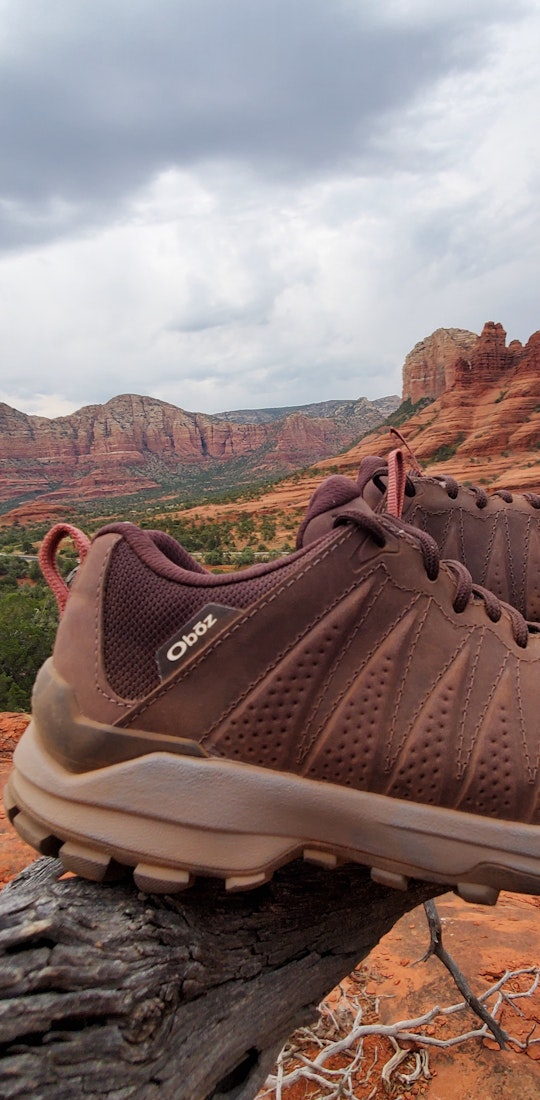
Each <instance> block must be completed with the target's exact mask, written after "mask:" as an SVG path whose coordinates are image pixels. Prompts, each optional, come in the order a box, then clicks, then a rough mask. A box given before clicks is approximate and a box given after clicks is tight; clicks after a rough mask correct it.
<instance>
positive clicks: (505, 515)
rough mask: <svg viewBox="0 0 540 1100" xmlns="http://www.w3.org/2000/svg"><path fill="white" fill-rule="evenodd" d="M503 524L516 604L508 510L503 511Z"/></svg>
mask: <svg viewBox="0 0 540 1100" xmlns="http://www.w3.org/2000/svg"><path fill="white" fill-rule="evenodd" d="M503 524H504V536H505V541H506V568H507V571H508V576H509V577H510V585H511V589H510V590H511V593H512V600H511V601H510V602H511V603H513V604H515V602H516V596H517V592H516V578H515V574H514V567H513V565H512V543H511V541H510V530H509V527H508V514H507V513H506V512H503Z"/></svg>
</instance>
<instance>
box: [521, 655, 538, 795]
mask: <svg viewBox="0 0 540 1100" xmlns="http://www.w3.org/2000/svg"><path fill="white" fill-rule="evenodd" d="M516 696H517V701H518V710H519V724H520V732H521V741H522V744H523V752H524V755H525V766H526V768H527V772H528V775H529V780H530V782H531V783H534V781H535V779H536V776H537V774H538V759H539V755H540V749H539V751H538V752H537V754H536V761H535V763H534V765H531V757H530V753H529V746H528V745H527V738H526V737H525V715H524V713H523V697H522V694H521V676H520V672H519V664H518V663H517V661H516Z"/></svg>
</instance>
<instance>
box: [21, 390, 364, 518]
mask: <svg viewBox="0 0 540 1100" xmlns="http://www.w3.org/2000/svg"><path fill="white" fill-rule="evenodd" d="M350 404H352V405H353V406H354V407H353V410H352V412H351V414H350V415H329V416H321V417H315V416H313V415H309V416H308V415H305V414H304V413H302V412H301V411H298V412H294V413H292V415H290V416H287V417H283V418H281V419H272V420H270V421H269V422H266V423H262V422H259V423H257V422H246V423H238V422H236V421H232V420H226V419H220V418H219V417H216V416H205V415H203V414H201V413H189V412H185V411H184V410H183V409H179V408H176V406H174V405H170V404H168V403H166V402H164V401H157V400H155V399H154V398H151V397H138V396H136V395H133V394H124V395H122V396H120V397H115V398H113V399H112V400H111V401H108V402H107V404H105V405H88V406H86V407H85V408H83V409H79V411H78V412H76V413H73V414H72V415H71V416H62V417H58V418H56V419H53V420H48V419H46V418H45V417H42V416H27V415H25V414H24V413H21V412H18V411H17V410H16V409H12V408H10V407H9V406H8V405H5V404H0V500H4V501H8V500H9V499H10V498H13V497H16V496H20V495H21V494H23V493H24V494H28V495H30V494H32V495H34V494H36V495H38V498H39V500H43V499H45V500H47V501H48V502H50V503H52V502H54V501H55V500H66V499H67V500H69V499H73V498H74V497H76V498H77V499H79V500H81V499H82V500H90V499H93V498H99V497H104V496H111V495H115V496H119V495H123V494H127V493H130V492H131V493H133V492H136V491H138V490H141V489H148V488H155V487H156V486H158V485H159V484H160V477H161V476H163V474H164V473H167V471H168V473H169V475H170V474H171V473H175V472H177V470H178V467H179V465H180V466H181V465H191V466H193V465H197V466H200V467H202V468H204V466H205V465H209V464H210V463H211V462H212V460H218V461H223V462H227V461H230V460H234V459H248V460H249V463H250V465H251V467H252V469H253V471H254V474H255V471H258V472H262V473H265V472H269V471H272V470H277V469H279V470H280V471H283V470H284V469H285V470H286V469H287V468H289V469H291V470H293V469H297V468H298V467H299V466H304V465H306V464H308V463H310V462H314V461H316V460H317V459H319V458H322V457H324V456H326V455H332V454H334V453H335V452H336V451H339V450H342V449H343V448H344V447H347V446H349V445H350V444H351V443H352V441H353V440H354V439H356V438H358V436H359V435H361V434H362V433H363V432H365V431H369V430H370V429H371V428H372V427H374V426H375V425H376V424H379V423H381V422H382V419H383V417H382V415H381V413H380V412H379V410H378V408H377V406H376V405H375V404H372V403H371V402H369V401H367V400H366V399H360V400H359V401H358V402H354V403H350Z"/></svg>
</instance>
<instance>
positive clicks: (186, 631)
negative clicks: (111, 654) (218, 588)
mask: <svg viewBox="0 0 540 1100" xmlns="http://www.w3.org/2000/svg"><path fill="white" fill-rule="evenodd" d="M239 614H240V612H239V610H238V608H236V607H227V606H226V605H225V604H218V603H208V604H206V605H205V607H202V608H201V610H200V611H198V612H197V614H196V615H194V616H193V618H192V619H190V620H189V622H187V623H184V625H183V627H181V629H180V630H179V631H177V633H176V634H173V636H172V638H169V641H168V642H165V644H164V645H162V646H160V648H159V649H158V651H157V653H156V662H157V666H158V671H159V675H160V678H161V679H162V680H165V679H166V678H167V676H170V675H171V672H174V671H175V669H177V668H178V666H179V665H180V664H182V661H185V660H186V658H187V657H191V656H193V655H194V654H195V653H196V652H197V650H198V649H200V648H202V646H203V645H204V644H205V643H206V642H208V641H210V640H212V639H213V637H214V635H215V634H217V633H218V631H219V629H220V628H221V627H223V626H225V625H226V624H227V623H230V622H232V621H233V619H236V618H237V617H238V615H239Z"/></svg>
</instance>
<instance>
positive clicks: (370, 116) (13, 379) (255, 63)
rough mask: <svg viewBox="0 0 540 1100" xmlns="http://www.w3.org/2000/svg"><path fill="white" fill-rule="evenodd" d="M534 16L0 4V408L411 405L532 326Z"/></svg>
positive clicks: (189, 1) (536, 294)
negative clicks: (413, 368)
mask: <svg viewBox="0 0 540 1100" xmlns="http://www.w3.org/2000/svg"><path fill="white" fill-rule="evenodd" d="M539 56H540V0H512V2H511V3H509V2H508V0H452V3H450V2H449V0H47V3H44V2H43V0H0V348H1V351H0V400H4V401H6V402H7V403H8V404H10V405H13V406H15V407H16V408H18V409H21V410H23V411H25V412H33V413H41V414H43V415H46V416H55V415H61V414H63V413H67V412H70V411H72V410H74V409H76V408H79V407H80V406H81V405H85V404H90V403H95V402H100V403H101V402H104V401H107V400H108V399H109V398H111V397H113V396H114V395H115V394H118V393H126V392H133V393H142V394H151V395H152V396H154V397H159V398H161V399H163V400H167V401H172V402H173V403H174V404H176V405H180V406H182V407H183V408H185V409H189V410H198V411H205V412H218V411H221V410H224V409H233V408H249V407H252V408H254V407H264V406H270V405H291V404H301V403H305V402H311V401H319V400H324V399H327V398H334V397H336V398H337V397H339V398H345V397H359V396H361V395H365V396H367V397H371V398H374V397H379V396H383V395H385V394H389V393H396V392H398V393H399V392H400V390H401V368H402V364H403V360H404V358H405V355H406V354H407V352H408V351H410V349H411V348H412V346H413V345H414V344H415V343H416V342H417V341H418V340H420V339H422V338H423V337H424V336H427V335H428V334H429V333H431V332H433V331H434V329H436V328H438V327H440V326H444V327H457V328H468V329H472V330H473V331H475V332H478V331H480V329H481V327H482V324H483V323H484V321H487V320H495V321H501V322H502V324H503V325H504V327H505V328H506V329H507V332H508V337H509V339H514V338H517V339H521V340H523V341H525V340H526V339H527V338H528V337H529V335H530V334H531V332H533V331H535V330H536V329H538V328H540V278H539V276H540V122H539V120H540V64H539V61H538V58H539Z"/></svg>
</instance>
